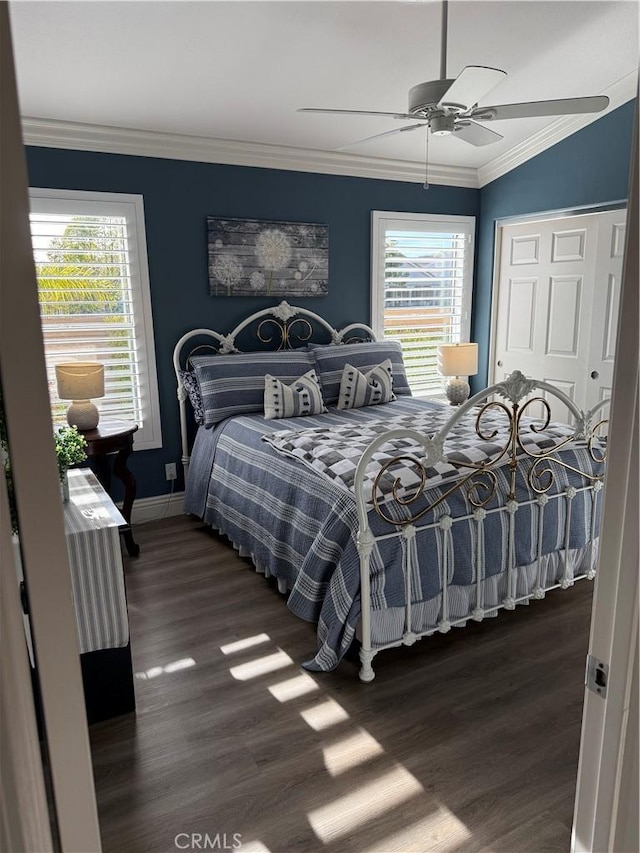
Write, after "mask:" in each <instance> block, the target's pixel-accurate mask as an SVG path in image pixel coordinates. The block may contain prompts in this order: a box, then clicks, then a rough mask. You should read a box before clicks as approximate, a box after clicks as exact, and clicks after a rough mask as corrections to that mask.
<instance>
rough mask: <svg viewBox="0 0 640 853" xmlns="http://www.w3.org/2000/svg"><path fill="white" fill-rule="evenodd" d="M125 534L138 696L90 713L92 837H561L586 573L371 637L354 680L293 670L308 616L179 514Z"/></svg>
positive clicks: (406, 845)
mask: <svg viewBox="0 0 640 853" xmlns="http://www.w3.org/2000/svg"><path fill="white" fill-rule="evenodd" d="M136 536H138V537H139V542H140V545H141V548H142V551H141V555H140V557H139V558H138V559H137V560H129V561H127V563H126V573H127V593H128V599H129V612H130V620H131V634H132V636H131V648H132V652H133V662H134V671H135V672H136V673H137V676H138V677H137V678H136V696H137V705H138V711H137V714H135V715H128V716H125V717H120V718H118V719H115V720H110V721H107V722H105V723H100V724H98V725H95V726H92V727H91V730H90V731H91V741H92V751H93V761H94V772H95V780H96V789H97V796H98V806H99V813H100V824H101V830H102V838H103V845H104V850H105V851H106V853H142V851H146V853H151V852H152V851H153V853H165V851H168V852H169V851H176V850H179V849H181V848H180V845H186V844H191V843H192V840H193V838H192V836H193V834H196V839H195V840H196V842H198V843H200V844H201V848H200V849H225V847H224V846H223V845H225V844H226V849H232V847H233V844H234V842H237V841H239V840H240V839H238V838H237V837H236V838H235V839H234V837H233V836H234V833H237V834H239V835H240V836H241V841H242V845H243V846H242V847H241V848H240V849H241V850H244V851H254V853H265V851H270V853H298V851H299V853H307V851H326V853H365V851H379V853H391V851H402V853H409V851H422V852H423V853H526V851H531V853H533V851H535V853H542V851H550V853H551V851H567V850H569V839H570V827H571V819H572V809H573V797H574V793H575V778H576V768H577V759H578V745H579V738H580V718H581V712H582V696H583V674H584V660H585V655H586V651H587V642H588V634H589V619H590V609H591V594H592V584H590V583H589V582H587V581H581V582H580V583H578V584H577V585H576V586H575V587H574V588H573V589H572V590H570V591H568V592H562V591H556V592H554V593H551V594H549V595H548V597H547V599H546V600H545V601H542V602H534V603H532V604H531V605H530V606H529V607H521V608H518V610H517V611H516V612H515V613H503V614H501V615H500V616H499V617H498V618H497V619H491V620H487V621H485V622H483V623H482V624H480V625H478V624H475V623H473V624H471V625H470V626H469V627H467V628H465V629H463V630H453V631H451V632H450V633H449V634H447V635H444V636H441V635H438V636H436V637H432V638H428V639H424V640H422V641H421V642H420V643H417V644H416V645H415V646H413V647H411V648H406V649H396V650H390V651H388V652H383V653H381V654H380V655H378V657H377V658H376V660H375V668H376V674H377V675H376V680H375V681H374V682H373V683H372V684H369V685H364V684H361V683H360V682H359V680H358V678H357V674H356V673H357V670H356V666H355V664H353V663H350V662H348V661H345V662H343V663H342V664H341V665H340V667H339V668H338V669H337V670H336V671H335V672H333V673H322V674H315V673H313V674H312V673H306V672H305V671H304V670H303V669H302V668H301V667H300V663H301V662H302V661H304V660H305V659H307V658H308V657H309V656H310V654H311V652H312V651H313V649H314V646H315V633H314V628H313V626H312V625H309V624H307V623H304V622H302V621H300V620H299V619H297V617H295V616H293V614H291V613H290V612H289V611H288V610H287V608H286V606H285V602H284V599H283V597H282V596H281V595H280V594H279V593H278V592H277V590H276V589H275V587H274V585H273V584H272V583H270V582H269V581H267V580H265V579H264V577H262V576H261V575H258V574H257V573H255V572H254V571H253V569H252V568H251V566H250V564H249V563H248V562H247V561H245V560H243V559H241V558H240V557H238V556H237V554H236V553H235V551H233V549H232V548H231V547H230V546H229V545H228V544H227V543H226V541H224V540H221V539H219V538H217V537H216V536H215V535H214V534H212V533H211V532H210V531H209V530H208V529H207V528H205V527H204V526H203V525H201V524H200V523H199V522H197V521H194V520H193V519H190V518H186V517H178V518H170V519H167V520H165V521H162V522H157V523H152V524H147V525H145V526H143V527H140V528H139V529H138V530H137V531H136ZM179 833H186V835H180V836H179V837H178V838H177V843H176V836H178V835H179ZM225 834H226V837H225ZM198 835H200V836H201V838H200V840H199V839H198ZM207 836H208V839H207ZM207 841H208V843H209V845H210V846H209V847H208V848H207V847H206V846H205V844H206V843H207ZM184 849H198V848H197V846H196V847H193V846H189V847H185V848H184Z"/></svg>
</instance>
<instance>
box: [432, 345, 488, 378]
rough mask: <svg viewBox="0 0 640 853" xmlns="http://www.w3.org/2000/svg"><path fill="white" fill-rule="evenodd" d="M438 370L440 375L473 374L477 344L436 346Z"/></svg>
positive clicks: (476, 362) (476, 358)
mask: <svg viewBox="0 0 640 853" xmlns="http://www.w3.org/2000/svg"><path fill="white" fill-rule="evenodd" d="M438 370H439V371H440V373H441V374H442V376H475V375H476V373H477V372H478V344H442V345H441V346H439V347H438Z"/></svg>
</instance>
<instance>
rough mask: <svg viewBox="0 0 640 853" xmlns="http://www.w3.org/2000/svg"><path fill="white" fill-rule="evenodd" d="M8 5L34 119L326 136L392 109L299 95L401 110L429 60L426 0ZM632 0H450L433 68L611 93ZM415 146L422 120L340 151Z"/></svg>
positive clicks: (293, 139) (368, 152)
mask: <svg viewBox="0 0 640 853" xmlns="http://www.w3.org/2000/svg"><path fill="white" fill-rule="evenodd" d="M10 9H11V20H12V29H13V38H14V51H15V59H16V68H17V77H18V87H19V95H20V101H21V109H22V113H23V115H24V116H30V117H35V118H38V119H48V120H55V121H65V122H85V123H90V124H93V125H106V126H109V127H118V128H132V129H136V130H142V131H155V132H161V133H165V134H166V133H170V134H182V135H189V136H197V137H207V138H213V139H223V140H238V141H243V142H250V143H260V144H267V145H270V146H289V147H294V148H298V149H314V150H315V151H318V150H320V151H329V152H331V151H334V150H335V149H337V148H338V147H339V146H342V145H345V144H346V143H350V142H354V141H355V140H358V139H360V138H362V137H365V136H369V135H371V134H375V133H379V132H382V131H385V130H389V129H392V128H393V127H394V126H396V125H394V121H393V120H392V119H379V118H370V117H337V116H336V117H334V116H314V115H305V114H301V113H297V112H296V110H297V109H298V108H299V107H305V106H306V107H311V106H314V107H336V108H344V109H373V110H391V111H398V110H405V109H406V107H407V92H408V89H409V88H410V87H411V86H413V85H415V84H416V83H420V82H423V81H425V80H431V79H437V78H438V77H439V76H440V74H439V72H440V58H439V51H440V16H441V6H440V3H439V2H339V0H334V2H312V0H307V1H306V2H301V1H300V0H299V2H189V0H184V1H183V2H182V1H181V0H178V2H157V0H156V1H155V2H113V1H112V2H88V0H83V2H55V0H54V2H52V0H49V2H25V1H24V0H17V2H13V3H11V6H10ZM638 12H639V6H638V2H637V0H623V2H614V0H603V2H600V0H589V2H580V1H579V0H551V1H550V2H543V0H509V2H500V0H495V2H493V0H489V1H488V0H452V2H450V6H449V51H448V53H449V55H448V67H447V76H449V77H454V76H456V75H457V74H458V73H459V72H460V71H461V70H462V68H463V67H464V66H465V65H469V64H473V65H489V66H493V67H497V68H501V69H504V70H505V71H507V72H508V77H507V78H506V79H505V81H504V82H502V83H500V85H499V86H498V87H496V89H494V90H493V91H492V92H491V93H490V94H489V95H488V96H487V99H485V101H484V103H491V104H499V103H512V102H518V101H526V100H544V99H547V98H567V97H574V96H584V95H595V94H600V93H605V94H608V93H615V94H616V95H617V102H614V105H616V106H617V105H618V103H620V102H622V101H624V100H628V99H629V97H632V96H633V93H634V91H635V82H634V81H635V75H636V72H637V61H638V52H639V38H638ZM621 93H622V94H621ZM481 103H483V102H481ZM563 121H565V123H566V120H564V119H560V120H558V119H544V118H542V119H540V118H538V119H519V120H512V121H502V122H492V123H491V125H490V126H491V127H492V129H495V130H497V131H499V132H500V133H502V134H503V135H504V137H505V138H504V140H502V141H500V142H498V143H496V144H493V145H490V146H486V147H483V148H476V147H474V146H471V145H468V144H465V143H463V142H461V141H460V140H459V139H455V138H453V137H443V138H437V137H431V140H430V152H429V158H430V160H431V162H432V163H434V164H446V165H447V166H453V167H470V168H472V169H478V168H481V167H486V166H487V164H490V163H491V162H492V161H495V160H496V158H498V160H499V159H500V158H503V159H504V158H505V157H508V152H509V151H513V150H515V149H517V148H518V147H520V148H522V146H526V145H527V143H528V141H529V140H531V139H532V138H537V135H540V134H542V135H543V136H544V134H545V133H546V134H547V135H549V132H550V131H551V130H553V128H554V126H556V125H557V126H561V122H563ZM554 122H555V125H554ZM397 126H399V123H398V125H397ZM573 129H575V127H574V128H573ZM424 147H425V138H424V131H422V130H420V131H416V132H415V133H410V134H400V135H396V136H392V137H389V138H386V139H383V140H378V141H374V142H370V143H365V144H363V145H362V146H359V147H358V148H356V149H351V152H352V154H353V157H357V156H358V155H360V156H361V157H367V158H371V157H375V158H391V159H393V160H395V161H407V162H422V161H423V160H424ZM496 162H497V161H496Z"/></svg>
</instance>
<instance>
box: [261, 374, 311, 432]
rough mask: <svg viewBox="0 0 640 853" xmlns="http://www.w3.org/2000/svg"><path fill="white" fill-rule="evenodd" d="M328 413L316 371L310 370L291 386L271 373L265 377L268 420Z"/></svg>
mask: <svg viewBox="0 0 640 853" xmlns="http://www.w3.org/2000/svg"><path fill="white" fill-rule="evenodd" d="M326 411H327V409H326V407H325V405H324V400H323V399H322V389H321V388H320V380H319V379H318V375H317V373H316V372H315V370H309V371H308V372H307V373H305V374H304V375H303V376H300V377H298V379H294V380H293V382H291V383H290V384H287V383H286V382H282V381H281V380H280V379H278V378H277V377H276V376H271V374H269V373H268V374H267V375H266V376H265V378H264V416H265V418H267V419H268V420H270V419H271V418H297V417H302V416H303V415H320V414H322V412H326Z"/></svg>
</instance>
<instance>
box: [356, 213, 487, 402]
mask: <svg viewBox="0 0 640 853" xmlns="http://www.w3.org/2000/svg"><path fill="white" fill-rule="evenodd" d="M474 229H475V220H474V218H473V217H448V218H446V219H445V218H441V217H431V216H426V215H420V214H392V213H378V212H375V213H374V215H373V262H372V303H373V309H374V310H373V314H374V316H373V327H374V329H375V330H376V333H377V334H378V335H379V336H384V337H389V338H394V339H395V340H399V341H401V343H402V348H403V354H404V362H405V366H406V369H407V378H408V380H409V385H410V387H411V390H412V391H413V393H414V394H416V395H418V396H435V395H438V394H441V393H442V377H441V376H440V374H439V373H438V369H437V348H438V345H439V344H442V343H458V342H462V341H468V340H469V327H470V307H471V287H472V275H473V236H474Z"/></svg>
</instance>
